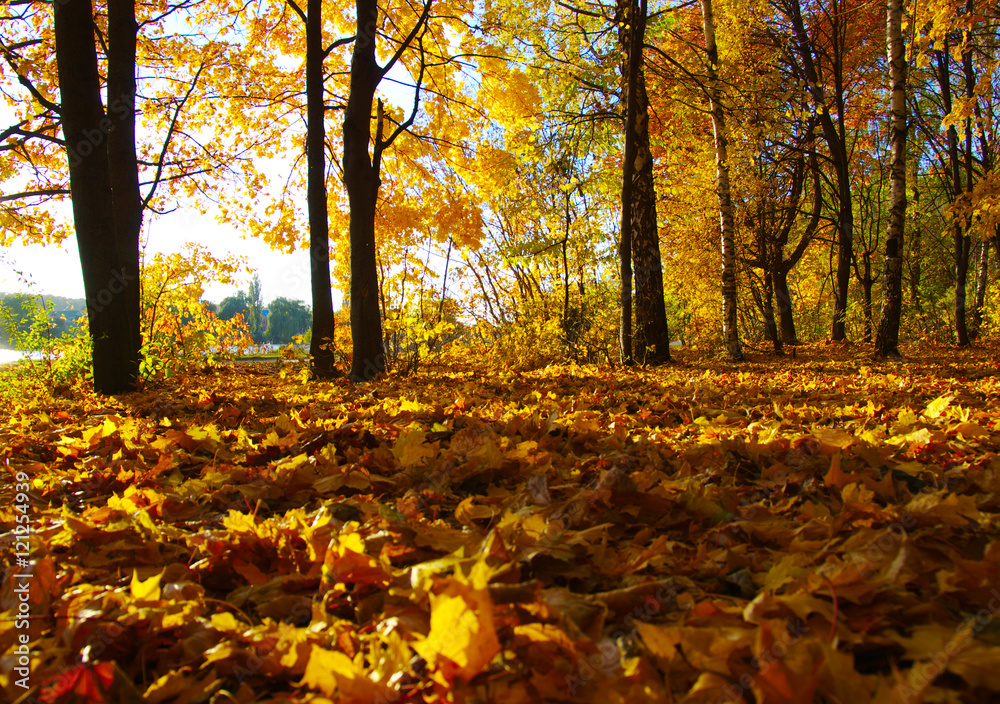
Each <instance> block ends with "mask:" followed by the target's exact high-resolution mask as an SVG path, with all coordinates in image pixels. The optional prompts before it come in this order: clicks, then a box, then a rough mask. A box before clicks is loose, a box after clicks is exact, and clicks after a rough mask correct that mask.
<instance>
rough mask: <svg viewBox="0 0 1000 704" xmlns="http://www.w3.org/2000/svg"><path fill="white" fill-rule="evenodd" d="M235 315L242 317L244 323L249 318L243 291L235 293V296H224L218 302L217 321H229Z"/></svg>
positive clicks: (245, 296) (248, 306)
mask: <svg viewBox="0 0 1000 704" xmlns="http://www.w3.org/2000/svg"><path fill="white" fill-rule="evenodd" d="M237 315H242V316H243V320H244V321H246V320H248V319H249V317H250V305H249V304H248V302H247V295H246V293H244V292H243V291H237V292H236V295H235V296H226V297H225V298H223V299H222V301H220V302H219V320H229V319H230V318H233V317H235V316H237Z"/></svg>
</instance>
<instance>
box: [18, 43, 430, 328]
mask: <svg viewBox="0 0 1000 704" xmlns="http://www.w3.org/2000/svg"><path fill="white" fill-rule="evenodd" d="M387 78H391V79H395V80H396V81H398V82H392V81H388V80H386V81H383V82H382V84H381V85H380V86H379V94H380V95H382V96H384V98H385V99H386V100H387V102H389V103H393V104H395V105H397V106H400V107H402V108H403V109H404V110H406V111H407V112H409V110H411V109H412V106H413V89H412V87H411V88H408V87H407V86H406V85H403V84H405V83H407V82H410V83H412V80H413V79H412V78H411V77H410V76H409V74H408V73H407V72H406V70H405V69H404V68H403V67H402V64H401V63H398V64H396V66H394V67H393V69H392V70H391V71H390V72H389V73H388V74H387ZM11 115H12V112H11V111H10V110H9V109H7V108H6V106H4V105H2V104H0V120H2V122H3V123H4V124H6V123H7V122H9V121H10V120H9V118H10V117H11ZM327 129H328V130H331V129H337V121H336V120H329V121H328V123H327ZM389 158H391V155H390V156H389ZM288 168H290V166H289V165H285V170H284V171H285V172H284V173H283V174H280V176H276V178H281V179H284V178H285V176H286V175H287V169H288ZM279 171H282V165H281V164H278V165H276V169H274V172H275V173H277V172H279ZM339 187H342V186H341V185H340V184H339V183H333V182H331V183H329V184H328V188H339ZM302 199H303V201H304V200H305V193H303V194H302ZM179 206H180V207H179V208H178V209H177V210H174V211H173V212H171V213H168V214H166V215H162V216H157V217H156V218H155V219H150V220H148V221H147V222H144V223H143V236H144V238H145V241H146V242H147V248H146V256H147V257H148V258H150V259H152V255H153V254H154V253H155V252H163V253H170V252H182V251H184V250H185V249H186V247H185V245H186V244H187V243H188V242H194V243H198V244H200V245H202V246H204V247H206V248H207V249H209V250H210V251H211V252H212V253H213V254H215V255H217V256H220V257H221V256H227V255H229V254H235V255H239V256H243V257H244V258H245V261H246V264H247V265H248V266H249V267H250V268H251V269H252V270H254V271H255V272H256V273H257V274H258V276H259V277H260V282H261V296H262V298H263V300H264V304H265V305H267V304H268V303H270V302H271V301H272V300H274V299H275V298H277V297H279V296H282V297H285V298H290V299H298V300H301V301H304V302H305V303H306V304H307V305H311V298H312V296H311V293H310V287H309V253H308V251H307V250H299V251H296V252H294V253H292V254H285V253H282V252H276V251H274V250H272V249H271V248H270V247H268V246H267V245H266V244H264V242H262V241H260V240H258V239H255V238H250V237H243V235H242V234H241V233H240V232H239V231H238V230H237V229H236V228H234V227H233V226H231V225H223V224H220V223H218V222H216V220H215V218H214V217H212V215H211V214H209V215H202V214H200V213H198V212H197V211H195V210H192V209H188V208H185V207H184V204H183V203H179ZM65 211H66V213H67V215H68V214H69V211H70V208H69V204H68V201H66V205H65ZM330 234H331V237H335V236H336V233H333V232H331V233H330ZM19 272H20V273H19ZM250 277H251V275H250V274H247V275H245V276H244V277H243V281H242V282H240V283H239V285H238V286H235V287H234V286H231V285H224V284H215V285H211V286H208V287H207V289H206V290H205V293H204V295H203V298H204V299H205V300H208V301H213V302H215V303H219V302H220V301H221V300H222V299H223V298H225V297H226V296H230V295H232V294H234V293H236V290H237V288H242V289H243V290H246V288H247V286H248V284H249V283H250ZM29 281H30V282H31V283H30V284H29V283H28V282H29ZM338 283H340V285H341V286H342V287H343V288H346V287H347V282H336V281H335V282H334V289H333V305H334V309H335V310H336V309H337V308H339V307H340V304H341V300H342V297H343V292H342V291H340V290H338V289H337V284H338ZM17 292H26V293H27V292H30V293H42V294H51V295H55V296H65V297H67V298H84V292H83V276H82V274H81V271H80V258H79V252H78V250H77V247H76V240H75V238H73V237H70V238H69V239H67V240H65V241H64V242H63V243H62V245H61V246H59V245H49V246H43V245H27V246H24V245H15V246H13V247H0V293H17Z"/></svg>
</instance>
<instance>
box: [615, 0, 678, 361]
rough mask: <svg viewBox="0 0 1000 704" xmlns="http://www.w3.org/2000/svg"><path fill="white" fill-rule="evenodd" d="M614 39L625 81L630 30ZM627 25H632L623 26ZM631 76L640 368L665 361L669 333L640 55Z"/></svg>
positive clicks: (642, 22) (641, 25)
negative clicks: (633, 82)
mask: <svg viewBox="0 0 1000 704" xmlns="http://www.w3.org/2000/svg"><path fill="white" fill-rule="evenodd" d="M637 4H638V3H636V2H626V0H620V1H619V5H618V8H619V14H620V16H621V18H622V19H624V18H625V17H627V16H629V15H627V14H626V11H625V8H626V7H630V8H631V10H629V12H630V13H631V12H633V11H635V12H638V11H639V10H638V8H637V7H636V5H637ZM621 26H622V29H621V30H620V31H619V41H620V44H621V46H622V50H623V51H622V53H623V55H624V59H625V60H624V61H623V62H622V71H623V73H624V74H625V79H626V81H627V80H628V76H629V70H630V65H631V56H632V52H631V48H630V41H631V36H630V34H631V33H630V32H629V31H628V30H627V29H626V28H625V27H626V23H624V22H622V23H621ZM627 26H628V27H631V26H632V23H631V22H629V23H628V24H627ZM645 28H646V17H645V14H643V16H642V17H640V18H638V20H637V24H636V31H637V32H638V33H639V40H640V45H639V46H640V47H641V46H642V43H644V42H645ZM638 62H639V64H638V68H637V73H636V94H635V96H636V106H635V107H636V111H635V121H634V123H633V125H632V129H634V131H635V134H634V135H633V139H634V140H635V156H634V161H635V164H634V167H633V168H634V172H633V184H632V214H631V227H632V269H633V273H634V278H635V339H634V347H635V354H636V357H637V358H638V359H639V361H641V362H643V363H646V364H662V363H666V362H669V361H670V330H669V328H668V327H667V310H666V305H665V304H664V300H663V265H662V262H661V259H660V233H659V229H658V227H657V224H656V185H655V182H654V180H653V154H652V151H651V150H650V147H649V98H648V97H647V95H646V77H645V68H644V62H643V58H642V52H641V49H640V54H639V57H638Z"/></svg>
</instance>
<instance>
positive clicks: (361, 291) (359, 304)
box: [344, 0, 385, 381]
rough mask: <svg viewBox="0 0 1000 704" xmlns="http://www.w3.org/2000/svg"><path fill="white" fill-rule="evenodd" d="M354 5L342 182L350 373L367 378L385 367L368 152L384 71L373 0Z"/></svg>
mask: <svg viewBox="0 0 1000 704" xmlns="http://www.w3.org/2000/svg"><path fill="white" fill-rule="evenodd" d="M356 5H357V35H356V38H355V40H354V54H353V56H352V58H351V94H350V97H349V98H348V100H347V109H346V110H345V113H344V184H345V185H346V187H347V197H348V202H349V205H350V211H351V212H350V226H349V227H350V243H351V302H350V303H351V336H352V337H353V358H352V360H351V379H352V380H353V381H369V380H371V379H374V378H375V377H377V376H379V375H381V374H382V373H383V372H384V371H385V353H384V351H383V349H382V317H381V314H380V312H379V305H378V268H377V264H376V261H375V204H376V198H377V196H378V189H379V185H380V182H379V176H378V169H377V168H376V167H375V165H374V164H373V163H372V159H371V157H370V155H369V152H368V146H369V144H370V142H371V138H372V132H371V119H372V105H373V102H374V98H375V89H376V87H377V86H378V84H379V81H380V80H382V75H383V74H382V69H381V68H380V67H379V65H378V62H377V61H376V59H375V37H376V34H375V28H376V27H377V26H378V4H377V3H376V1H375V0H357V3H356Z"/></svg>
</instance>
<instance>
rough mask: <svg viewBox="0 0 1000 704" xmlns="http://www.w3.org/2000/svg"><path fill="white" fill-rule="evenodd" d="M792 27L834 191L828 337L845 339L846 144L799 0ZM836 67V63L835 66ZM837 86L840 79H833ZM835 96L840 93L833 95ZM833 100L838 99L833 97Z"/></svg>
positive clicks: (850, 242) (849, 246) (850, 239)
mask: <svg viewBox="0 0 1000 704" xmlns="http://www.w3.org/2000/svg"><path fill="white" fill-rule="evenodd" d="M786 12H787V15H788V18H789V20H791V23H792V28H793V30H794V31H795V38H796V44H797V49H798V54H799V58H800V59H801V60H802V70H803V72H804V73H805V78H806V82H807V85H808V89H809V91H810V93H811V94H812V97H813V102H814V103H815V105H816V112H817V119H818V120H819V123H820V127H821V128H822V129H823V139H824V140H825V141H826V144H827V147H828V148H829V151H830V161H831V163H832V164H833V168H834V172H835V174H836V191H837V209H838V213H837V272H836V277H835V278H834V304H833V328H832V333H831V339H832V340H834V341H842V340H845V339H847V325H846V323H847V321H846V316H847V294H848V289H849V287H850V284H851V259H852V257H853V251H854V203H853V200H852V198H851V170H850V161H849V158H848V154H847V145H846V142H845V139H844V136H843V134H842V131H841V130H839V129H838V128H837V125H836V124H835V123H834V121H833V117H832V116H831V114H830V107H829V106H828V105H827V97H826V91H825V90H824V88H823V81H822V80H821V79H820V76H819V70H818V69H817V67H816V61H815V58H814V56H813V51H812V45H811V43H810V39H809V34H808V32H807V31H806V28H805V23H804V22H803V20H802V9H801V5H800V0H791V2H789V3H788V5H787V7H786ZM835 69H836V67H835ZM837 83H838V86H840V85H841V83H842V82H841V81H837ZM834 97H835V98H839V97H840V96H834ZM835 102H837V103H840V102H842V101H841V100H839V99H837V100H836V101H835ZM843 118H844V116H843V110H838V119H839V120H840V121H841V124H843Z"/></svg>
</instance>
